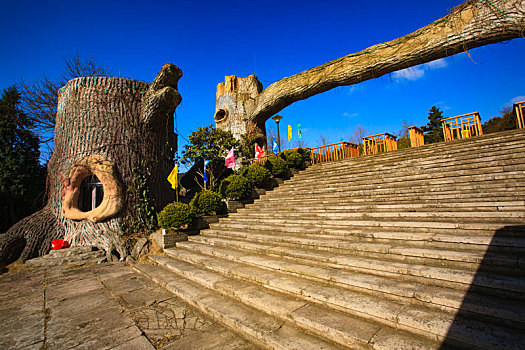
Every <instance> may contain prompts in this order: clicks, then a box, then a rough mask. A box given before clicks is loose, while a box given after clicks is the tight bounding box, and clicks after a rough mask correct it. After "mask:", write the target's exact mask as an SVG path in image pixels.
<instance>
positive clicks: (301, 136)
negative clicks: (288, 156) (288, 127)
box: [297, 124, 303, 140]
mask: <svg viewBox="0 0 525 350" xmlns="http://www.w3.org/2000/svg"><path fill="white" fill-rule="evenodd" d="M297 137H298V138H299V140H300V139H302V138H303V134H302V133H301V124H297Z"/></svg>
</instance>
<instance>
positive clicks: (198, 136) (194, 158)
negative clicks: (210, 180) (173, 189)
mask: <svg viewBox="0 0 525 350" xmlns="http://www.w3.org/2000/svg"><path fill="white" fill-rule="evenodd" d="M188 139H189V143H188V144H187V145H186V146H184V151H183V153H182V158H181V160H180V161H181V163H182V164H188V163H191V164H195V163H196V162H203V161H204V160H209V161H210V164H208V170H209V172H210V174H211V176H212V177H214V178H220V177H221V174H222V173H223V172H224V171H225V169H226V167H225V166H224V158H225V157H226V155H227V154H228V152H229V151H230V149H231V148H232V147H235V156H236V157H239V156H240V157H243V158H248V159H249V158H250V154H249V153H246V152H248V148H249V147H247V146H246V145H245V146H243V147H241V143H239V142H238V141H237V140H236V139H235V138H234V137H233V134H232V133H231V132H229V131H224V130H220V129H215V128H214V127H213V126H212V125H211V124H210V126H208V127H206V126H203V127H200V128H199V129H198V130H197V131H194V132H193V133H191V135H189V137H188ZM247 142H248V141H247Z"/></svg>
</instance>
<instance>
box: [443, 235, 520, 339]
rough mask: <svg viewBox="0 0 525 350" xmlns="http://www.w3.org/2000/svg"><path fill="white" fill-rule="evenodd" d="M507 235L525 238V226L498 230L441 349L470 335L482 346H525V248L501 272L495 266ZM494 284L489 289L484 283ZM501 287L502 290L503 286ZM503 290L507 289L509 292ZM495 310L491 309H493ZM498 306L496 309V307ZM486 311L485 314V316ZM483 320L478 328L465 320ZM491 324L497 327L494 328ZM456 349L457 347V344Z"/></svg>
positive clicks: (518, 251)
mask: <svg viewBox="0 0 525 350" xmlns="http://www.w3.org/2000/svg"><path fill="white" fill-rule="evenodd" d="M508 237H522V238H523V237H525V225H516V226H505V227H503V228H501V229H500V230H497V231H496V233H495V235H494V236H493V238H492V240H491V243H490V245H489V248H488V249H487V251H486V252H485V255H484V257H483V260H482V262H481V264H480V266H479V268H478V270H477V272H476V275H475V276H474V278H473V280H472V283H471V284H470V287H469V288H468V290H467V292H466V293H465V297H464V299H463V301H462V303H461V307H460V309H459V312H458V313H457V315H456V316H455V319H454V321H453V323H452V325H451V326H450V328H449V331H448V333H447V336H446V338H445V341H444V342H443V345H442V347H441V349H449V348H453V347H454V345H457V342H456V340H457V339H458V337H460V336H461V337H469V338H470V339H468V340H469V342H474V343H476V342H477V343H478V344H479V349H525V331H524V329H525V316H524V315H525V294H524V293H523V292H524V291H525V255H524V252H523V248H520V249H516V250H515V252H514V253H513V254H512V255H509V256H511V257H512V258H509V259H507V261H506V262H505V263H506V265H507V267H506V268H505V270H502V271H501V272H496V271H495V269H494V266H495V261H494V256H495V255H497V254H498V252H499V251H500V249H501V248H500V247H501V240H502V239H505V238H508ZM490 285H492V286H495V288H492V289H491V288H486V287H485V286H490ZM500 286H501V289H500ZM502 290H508V292H507V293H506V295H505V294H504V292H502ZM480 292H482V293H490V295H491V296H492V297H494V299H493V300H496V301H497V302H498V303H500V304H499V305H496V307H494V306H495V305H493V304H492V305H486V304H484V303H483V300H481V299H480V297H479V296H480ZM491 309H492V311H490V310H491ZM494 309H495V310H494ZM482 314H484V315H482ZM468 319H470V320H475V321H478V322H481V323H483V324H484V325H485V326H486V327H485V328H484V329H479V328H478V329H476V328H475V326H474V325H471V324H470V323H469V322H468V321H467V322H466V321H465V320H468ZM492 325H494V326H496V327H492ZM454 348H455V347H454Z"/></svg>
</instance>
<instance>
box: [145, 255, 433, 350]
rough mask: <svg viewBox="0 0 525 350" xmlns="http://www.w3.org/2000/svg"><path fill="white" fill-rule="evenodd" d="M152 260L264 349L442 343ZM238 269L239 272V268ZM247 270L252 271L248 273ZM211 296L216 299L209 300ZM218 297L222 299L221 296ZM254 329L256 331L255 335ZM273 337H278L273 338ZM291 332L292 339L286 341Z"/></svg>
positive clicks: (189, 266)
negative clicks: (257, 316) (238, 312)
mask: <svg viewBox="0 0 525 350" xmlns="http://www.w3.org/2000/svg"><path fill="white" fill-rule="evenodd" d="M204 259H206V258H205V257H204ZM153 260H154V261H155V262H157V263H158V264H159V265H160V266H162V267H163V268H164V269H166V270H169V271H170V272H172V273H174V274H175V275H176V276H177V277H178V276H180V277H183V278H185V279H186V281H184V282H185V283H186V284H190V283H191V286H192V289H197V288H198V287H202V288H205V291H202V292H201V291H199V292H197V293H196V292H193V291H192V292H193V294H200V293H206V297H202V296H200V297H199V296H197V298H195V297H194V298H192V299H190V298H188V300H189V302H191V301H192V300H193V299H197V301H196V302H193V304H192V305H194V306H196V307H198V308H200V309H201V310H204V311H203V312H205V313H208V314H211V316H212V317H214V316H215V318H216V319H224V318H226V322H228V318H230V317H231V318H234V319H235V321H236V322H239V321H240V322H242V326H244V327H237V325H236V324H233V326H234V327H232V328H235V329H237V331H240V332H243V333H244V335H247V336H248V337H250V338H252V340H253V338H255V341H257V342H258V343H262V345H263V346H265V347H268V348H276V349H329V348H338V346H337V345H335V344H339V345H342V346H344V347H345V348H351V349H388V348H409V347H410V348H418V349H435V348H436V346H437V342H434V341H432V340H429V339H426V338H424V337H423V338H422V337H416V336H414V335H412V334H410V333H406V332H402V331H397V330H395V329H393V328H391V327H388V326H384V325H379V324H376V323H374V322H370V321H367V320H366V319H363V318H360V317H355V316H352V315H350V314H348V313H345V312H340V311H338V310H335V309H333V308H328V307H326V306H324V305H321V304H318V303H315V302H312V301H309V300H305V299H303V298H296V297H294V296H291V295H289V294H286V293H279V292H277V291H275V290H272V289H268V288H264V287H262V286H261V285H260V283H254V282H255V281H253V280H250V279H243V278H240V275H239V276H237V278H235V277H233V276H226V275H224V274H221V273H218V272H216V271H213V270H210V269H206V268H203V267H202V266H199V265H197V264H194V263H189V260H191V259H188V260H179V259H172V258H166V257H154V258H153ZM136 268H138V269H141V270H143V271H144V270H146V269H143V266H136ZM248 268H249V267H248ZM164 271H165V270H164ZM237 271H238V272H240V270H237ZM148 272H149V273H150V275H151V276H153V275H154V273H155V270H154V269H149V271H148ZM246 272H249V271H248V270H246V269H245V273H246ZM165 278H170V277H169V275H168V274H166V276H158V277H157V279H158V281H159V282H160V283H163V280H164V279H165ZM261 278H264V276H261ZM171 279H173V277H171ZM166 287H167V288H168V289H170V290H173V291H174V292H175V294H177V295H179V294H180V295H181V297H183V298H184V297H186V298H187V294H189V293H187V292H186V290H182V291H181V289H187V288H185V287H184V286H182V288H180V287H179V288H177V286H176V285H175V286H174V283H173V282H169V283H168V284H167V285H166ZM210 295H211V296H213V297H210ZM219 296H222V298H220V297H219ZM201 300H203V301H204V303H202V302H201ZM208 300H210V301H213V302H216V303H217V304H218V305H219V307H217V306H216V305H214V304H213V303H212V302H208ZM199 304H204V305H199ZM222 305H227V307H223V308H222V310H221V306H222ZM246 308H249V309H252V310H254V311H255V310H257V311H258V312H254V311H252V312H251V314H247V315H246V314H245V315H242V316H241V317H239V316H237V315H235V313H236V311H237V310H243V309H246ZM210 309H211V310H210ZM217 309H219V310H218V311H219V312H216V310H217ZM208 310H210V311H211V312H210V311H208ZM230 310H231V311H230ZM207 311H208V312H207ZM221 313H222V314H221ZM232 314H233V315H232ZM230 315H232V316H233V317H232V316H230ZM254 315H259V317H261V316H260V315H262V318H263V319H262V321H259V320H256V321H251V319H253V318H254ZM226 322H225V323H226ZM231 323H233V322H231ZM261 324H262V325H261ZM266 324H270V327H267V328H270V329H271V331H270V332H268V331H267V333H266V334H265V333H263V332H264V330H263V332H261V331H259V330H258V329H260V328H262V326H266ZM296 327H297V328H302V329H303V331H306V330H308V331H309V332H310V333H313V334H314V335H315V336H316V337H315V336H312V335H311V334H310V335H308V334H301V333H299V332H298V331H297V328H296ZM239 328H240V329H239ZM273 328H275V329H273ZM283 328H284V329H285V330H286V331H285V332H282V333H284V334H280V333H281V331H280V329H283ZM252 329H255V331H254V330H252ZM261 333H262V334H261ZM268 333H269V334H268ZM273 333H277V334H275V335H273ZM252 334H254V335H255V337H254V336H252ZM288 334H290V335H291V336H288V337H287V335H288ZM272 335H273V336H272ZM283 335H284V337H283ZM268 338H269V339H268ZM319 338H323V339H319Z"/></svg>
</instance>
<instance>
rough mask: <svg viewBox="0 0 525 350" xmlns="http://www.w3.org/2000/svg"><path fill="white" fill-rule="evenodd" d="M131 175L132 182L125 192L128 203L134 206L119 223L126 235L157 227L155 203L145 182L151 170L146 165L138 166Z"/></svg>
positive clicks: (152, 229)
mask: <svg viewBox="0 0 525 350" xmlns="http://www.w3.org/2000/svg"><path fill="white" fill-rule="evenodd" d="M139 169H140V170H139ZM132 175H133V177H132V182H131V185H130V186H129V188H128V191H127V194H128V197H129V199H130V203H134V207H133V209H132V210H131V213H130V215H128V217H126V218H125V219H124V220H123V221H122V223H121V229H122V231H124V234H126V235H131V234H135V233H140V232H142V233H145V232H150V231H154V230H156V229H157V228H158V225H157V217H156V215H155V205H154V203H153V200H152V199H151V196H150V194H149V187H148V184H147V180H148V178H149V177H150V176H151V172H150V171H149V169H148V168H147V167H145V166H140V167H138V168H137V169H134V170H133V173H132Z"/></svg>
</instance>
